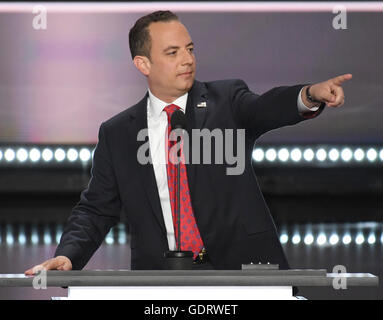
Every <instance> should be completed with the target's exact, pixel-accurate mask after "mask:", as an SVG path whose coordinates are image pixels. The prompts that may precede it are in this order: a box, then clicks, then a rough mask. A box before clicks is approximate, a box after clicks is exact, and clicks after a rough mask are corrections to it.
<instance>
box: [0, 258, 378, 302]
mask: <svg viewBox="0 0 383 320" xmlns="http://www.w3.org/2000/svg"><path fill="white" fill-rule="evenodd" d="M38 277H39V278H38ZM378 284H379V278H378V277H377V276H375V275H373V274H370V273H327V272H326V270H325V269H318V270H314V269H289V270H279V269H278V266H276V265H244V266H243V268H242V270H136V271H130V270H82V271H47V272H42V273H40V274H39V275H36V276H24V275H23V274H1V275H0V286H1V287H4V286H6V287H7V286H8V287H9V286H12V287H33V286H42V285H45V286H46V287H68V297H56V298H55V299H87V300H91V299H114V300H117V299H128V300H212V299H214V300H259V299H260V300H266V299H272V300H288V299H296V298H295V297H294V296H293V294H292V287H293V286H297V287H302V286H330V287H336V286H339V285H345V286H347V287H351V286H378Z"/></svg>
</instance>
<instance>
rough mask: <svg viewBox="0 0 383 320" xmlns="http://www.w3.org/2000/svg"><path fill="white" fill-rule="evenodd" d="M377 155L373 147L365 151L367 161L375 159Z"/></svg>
mask: <svg viewBox="0 0 383 320" xmlns="http://www.w3.org/2000/svg"><path fill="white" fill-rule="evenodd" d="M377 156H378V153H377V152H376V150H375V149H374V148H370V149H368V151H367V159H368V160H369V161H371V162H372V161H375V160H376V158H377Z"/></svg>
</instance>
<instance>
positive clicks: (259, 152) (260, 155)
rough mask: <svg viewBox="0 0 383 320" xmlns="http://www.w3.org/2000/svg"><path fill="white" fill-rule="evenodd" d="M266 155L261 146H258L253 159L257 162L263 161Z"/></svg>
mask: <svg viewBox="0 0 383 320" xmlns="http://www.w3.org/2000/svg"><path fill="white" fill-rule="evenodd" d="M264 157H265V153H264V152H263V150H262V149H261V148H256V149H254V150H253V159H254V161H256V162H261V161H262V160H263V159H264Z"/></svg>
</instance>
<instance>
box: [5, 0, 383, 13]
mask: <svg viewBox="0 0 383 320" xmlns="http://www.w3.org/2000/svg"><path fill="white" fill-rule="evenodd" d="M37 5H43V6H44V7H45V8H46V9H47V11H49V12H62V13H117V12H118V13H121V12H126V13H143V12H153V11H156V10H172V11H175V12H176V13H177V12H332V11H333V9H334V8H335V7H336V6H344V7H345V8H346V10H347V11H349V12H350V11H354V12H383V2H347V1H334V2H130V3H119V2H105V3H98V2H94V3H91V2H90V3H88V2H77V3H65V2H32V3H31V2H19V3H14V2H3V3H1V4H0V13H29V12H32V9H33V8H34V7H35V6H37Z"/></svg>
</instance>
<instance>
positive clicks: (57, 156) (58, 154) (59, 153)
mask: <svg viewBox="0 0 383 320" xmlns="http://www.w3.org/2000/svg"><path fill="white" fill-rule="evenodd" d="M55 159H56V161H58V162H61V161H63V160H64V159H65V151H64V150H63V149H62V148H58V149H56V151H55Z"/></svg>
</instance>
